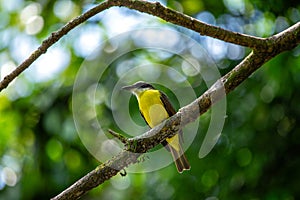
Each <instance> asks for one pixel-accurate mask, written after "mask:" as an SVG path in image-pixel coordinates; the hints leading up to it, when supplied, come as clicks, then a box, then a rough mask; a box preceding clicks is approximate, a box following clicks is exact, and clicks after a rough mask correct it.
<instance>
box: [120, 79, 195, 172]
mask: <svg viewBox="0 0 300 200" xmlns="http://www.w3.org/2000/svg"><path fill="white" fill-rule="evenodd" d="M122 89H124V90H129V91H130V92H131V93H133V94H134V95H135V96H136V98H137V100H138V104H139V109H140V112H141V115H142V117H143V118H144V120H145V121H146V123H147V124H148V126H149V127H150V128H153V127H155V126H156V125H158V124H160V123H161V122H162V121H163V120H165V119H167V118H169V117H170V116H172V115H174V114H175V113H176V111H175V110H174V108H173V106H172V104H171V103H170V101H169V99H168V97H167V96H166V95H165V94H164V93H163V92H161V91H159V90H156V89H155V88H154V87H153V86H152V85H150V84H148V83H145V82H142V81H139V82H136V83H135V84H133V85H129V86H125V87H123V88H122ZM181 144H182V130H180V131H179V133H178V134H176V135H174V136H173V137H171V138H167V139H166V140H165V141H163V142H162V145H164V146H165V148H166V149H167V150H168V151H170V152H171V154H172V157H173V160H174V162H175V164H176V168H177V170H178V172H179V173H182V172H183V170H189V169H190V168H191V166H190V164H189V162H188V161H187V159H186V157H185V155H184V152H183V149H182V147H181Z"/></svg>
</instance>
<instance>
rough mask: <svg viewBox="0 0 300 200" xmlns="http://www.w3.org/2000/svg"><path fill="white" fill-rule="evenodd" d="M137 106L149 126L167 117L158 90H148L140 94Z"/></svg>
mask: <svg viewBox="0 0 300 200" xmlns="http://www.w3.org/2000/svg"><path fill="white" fill-rule="evenodd" d="M139 107H140V110H141V112H142V114H143V116H144V118H145V120H146V122H147V123H148V124H149V126H150V127H151V128H153V127H154V126H156V125H158V124H160V123H161V122H162V121H163V120H165V119H167V118H168V117H169V115H168V113H167V111H166V109H165V108H164V105H163V103H162V102H161V100H160V92H159V91H158V90H149V91H145V92H143V93H142V94H140V97H139Z"/></svg>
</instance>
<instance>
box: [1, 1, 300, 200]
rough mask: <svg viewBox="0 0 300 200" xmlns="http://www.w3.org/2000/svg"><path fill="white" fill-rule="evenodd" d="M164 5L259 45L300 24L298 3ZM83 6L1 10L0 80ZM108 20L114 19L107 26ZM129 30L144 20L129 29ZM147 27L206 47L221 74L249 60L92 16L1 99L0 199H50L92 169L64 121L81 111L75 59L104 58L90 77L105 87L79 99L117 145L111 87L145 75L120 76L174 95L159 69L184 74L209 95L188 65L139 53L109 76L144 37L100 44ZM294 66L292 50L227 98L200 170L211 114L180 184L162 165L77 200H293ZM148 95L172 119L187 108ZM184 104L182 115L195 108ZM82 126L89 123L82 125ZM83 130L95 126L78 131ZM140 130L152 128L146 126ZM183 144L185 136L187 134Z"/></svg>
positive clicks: (119, 19) (11, 4) (40, 4)
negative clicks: (168, 108) (168, 106)
mask: <svg viewBox="0 0 300 200" xmlns="http://www.w3.org/2000/svg"><path fill="white" fill-rule="evenodd" d="M163 3H165V4H167V5H169V6H170V7H172V8H174V9H177V10H179V11H182V12H184V13H186V14H189V15H192V16H194V17H197V18H198V19H200V20H203V21H205V22H207V23H212V24H215V25H219V26H222V27H225V28H227V29H230V30H234V31H239V32H244V33H247V34H251V35H256V36H261V37H267V36H270V35H272V34H275V33H277V32H279V31H282V30H283V29H285V28H287V27H288V26H290V25H292V24H293V23H295V22H297V21H299V20H300V14H299V13H300V10H299V6H300V4H299V3H297V2H295V1H279V2H278V1H273V0H269V1H268V3H266V2H265V1H264V2H263V1H261V2H260V1H248V0H224V1H223V2H221V3H220V1H186V0H184V1H173V0H172V1H163ZM91 6H92V3H91V1H84V2H81V1H67V0H66V1H35V2H32V1H21V0H19V1H18V0H14V1H1V2H0V11H1V12H0V17H1V20H0V38H1V39H0V41H1V43H0V71H1V74H0V75H1V79H2V78H3V76H4V75H5V74H7V73H8V72H9V71H11V70H12V69H13V68H14V67H15V66H16V65H18V64H19V63H21V62H22V61H23V60H24V59H25V58H26V57H27V56H28V55H29V54H30V53H31V51H32V50H34V49H35V48H36V47H37V45H38V44H39V43H40V42H41V41H42V39H44V38H45V37H47V36H48V35H49V34H50V33H51V32H52V31H55V30H57V29H58V28H60V27H61V26H62V25H63V24H65V23H66V22H67V21H68V20H70V19H71V18H73V17H75V16H77V15H79V14H80V13H82V11H84V10H86V9H87V8H90V7H91ZM117 11H120V12H119V13H118V15H113V14H116V13H117ZM110 15H113V16H114V17H115V18H116V20H114V21H111V18H109V16H110ZM41 19H42V21H41ZM132 19H140V21H137V22H134V23H133V24H134V25H130V22H132V21H131V20H132ZM109 20H110V21H109ZM127 23H128V24H127ZM30 24H31V25H32V26H31V25H30ZM124 24H125V25H124ZM151 25H154V26H156V27H167V28H169V29H173V30H174V29H176V30H178V31H180V32H183V33H185V34H187V35H189V36H191V37H192V38H193V39H195V40H196V41H197V42H199V43H200V44H201V45H202V46H203V48H204V49H205V52H206V53H207V54H206V55H208V56H209V57H211V58H213V60H214V62H215V63H214V64H215V65H216V66H218V68H219V71H220V73H221V74H222V75H224V74H225V73H226V72H228V71H229V70H231V69H232V68H233V67H234V66H235V65H236V64H237V63H238V62H239V61H240V60H241V59H243V58H244V57H245V55H246V54H247V52H248V51H249V50H245V49H243V48H239V47H236V46H235V45H228V44H226V43H219V41H216V40H213V39H206V37H202V36H199V35H198V34H196V33H193V32H190V31H188V30H186V29H182V28H178V27H175V26H172V25H169V24H166V23H164V22H160V21H159V20H158V19H157V18H155V17H151V16H148V15H147V16H146V15H144V14H139V13H137V12H134V11H131V10H128V9H122V8H113V9H110V10H107V11H105V12H103V13H102V14H99V15H97V16H95V17H93V18H92V19H90V20H89V21H88V22H86V23H85V24H83V25H81V26H80V27H77V28H76V29H75V30H73V31H72V32H71V33H69V34H68V35H66V36H65V37H64V38H63V39H62V40H61V41H59V42H58V44H56V45H55V46H54V47H52V48H51V49H50V50H49V51H48V52H47V54H46V55H43V56H42V57H41V58H40V59H39V60H40V61H37V62H36V64H34V65H33V66H32V67H31V68H30V69H28V70H27V71H26V72H25V73H24V74H23V75H21V76H20V77H19V78H18V79H17V80H15V81H14V82H13V83H12V84H11V85H10V86H9V87H8V88H7V89H6V90H4V91H3V92H1V94H0V199H49V198H50V197H53V196H55V195H57V194H58V193H59V192H61V191H63V190H64V189H65V188H66V187H68V186H70V185H71V184H72V183H74V182H75V181H76V180H77V179H79V178H80V177H82V176H83V175H85V174H86V173H87V172H88V171H90V170H92V169H94V168H95V167H96V166H97V165H98V164H99V162H98V161H97V160H96V159H95V158H94V157H93V156H92V155H91V154H90V153H89V151H87V149H86V147H85V146H84V145H83V143H82V141H81V138H79V136H78V135H77V131H78V130H77V129H76V126H75V122H74V120H73V115H72V114H73V112H74V109H79V108H72V101H73V99H72V94H73V90H72V89H73V83H74V80H75V78H76V75H77V73H78V70H79V69H80V67H81V66H82V62H83V60H84V59H86V58H87V57H88V55H90V53H92V51H93V50H94V49H95V48H96V47H98V46H99V45H101V44H102V46H101V47H102V48H103V49H102V50H103V51H100V53H98V54H95V55H96V57H97V58H98V59H94V61H95V60H96V61H95V65H96V66H97V67H94V68H91V69H90V71H89V73H90V74H91V75H93V74H96V73H98V71H97V70H99V69H103V70H104V71H103V73H102V75H101V77H95V79H96V83H98V84H97V86H96V88H97V90H96V91H97V92H96V93H95V95H96V97H97V102H92V100H91V98H86V97H87V96H89V95H93V93H89V90H87V91H85V92H84V93H83V94H82V95H83V96H82V98H86V99H87V101H85V102H84V104H83V105H81V107H82V108H84V109H89V108H90V107H91V104H92V103H96V105H97V106H96V108H95V109H96V114H97V116H96V118H97V119H98V120H99V121H100V122H101V125H102V129H103V130H107V129H108V128H111V129H113V130H116V131H119V132H122V133H123V134H124V135H132V134H130V133H129V132H126V133H125V132H124V131H123V130H122V128H120V127H119V125H118V124H116V123H115V121H114V115H113V113H114V110H113V108H112V105H111V104H112V102H111V98H112V92H113V91H114V90H115V85H116V84H117V83H118V80H119V79H121V78H122V77H123V75H124V74H125V73H126V72H127V71H129V70H131V69H132V68H133V66H142V69H143V70H144V71H142V73H138V72H137V73H134V75H132V76H128V77H127V78H128V81H130V82H131V83H132V82H135V81H137V80H141V79H146V78H149V77H156V76H157V77H159V78H163V79H164V80H172V81H171V82H172V83H176V87H177V85H178V87H179V86H180V87H179V88H185V87H187V86H186V85H184V81H180V80H181V79H180V77H178V76H176V73H173V72H172V73H171V72H170V71H168V70H167V69H166V68H164V67H161V66H158V65H157V63H159V64H161V65H164V66H172V67H173V68H174V69H175V70H176V71H177V72H179V73H180V74H184V75H185V77H186V80H187V81H188V82H189V83H190V84H191V85H192V86H193V88H194V92H195V94H196V96H199V95H201V94H202V93H203V91H205V89H206V88H207V87H208V86H206V85H205V81H204V80H203V79H201V78H199V76H193V73H194V71H193V70H191V68H189V67H188V64H185V65H184V67H183V64H182V59H181V58H180V57H179V56H177V55H176V54H175V53H170V52H163V53H162V52H161V51H155V50H151V49H135V50H134V51H131V52H128V53H126V54H125V55H122V56H119V57H118V58H117V59H115V60H114V61H113V62H112V63H108V66H109V67H107V66H106V64H107V63H106V62H107V61H109V60H111V57H112V56H114V55H115V54H114V53H116V54H118V53H120V52H122V50H123V49H125V48H135V47H136V48H138V47H139V44H140V43H143V42H144V41H146V40H147V35H144V34H140V35H139V36H138V37H132V38H131V39H129V38H125V39H123V40H120V41H118V42H116V41H115V40H107V41H106V42H104V41H105V40H106V39H109V38H112V37H113V36H114V35H116V34H118V33H121V32H122V31H124V32H125V31H129V30H132V29H136V28H141V27H149V26H151ZM39 27H40V28H39ZM121 29H122V30H121ZM123 29H124V30H123ZM91 41H92V42H91ZM166 42H172V41H167V40H166ZM176 45H177V46H176ZM176 45H175V46H176V47H177V48H178V49H182V52H183V54H185V53H186V52H188V51H189V50H190V47H187V46H185V43H183V42H181V43H180V41H179V42H177V43H176ZM48 54H49V55H54V57H55V58H57V59H53V58H54V57H51V56H50V57H49V58H48V59H45V60H44V61H43V57H44V58H47V55H48ZM200 54H201V53H200ZM193 55H196V56H195V57H197V58H198V61H197V62H199V63H200V64H201V66H204V69H206V68H205V67H206V66H207V67H210V66H211V65H214V64H212V63H209V62H204V61H203V60H205V59H204V57H205V55H204V57H203V56H202V57H201V55H199V52H196V53H195V54H193ZM92 57H93V56H92ZM91 60H93V59H91ZM191 62H193V61H191ZM299 64H300V59H299V48H296V49H294V50H292V51H291V52H286V53H284V54H281V55H279V56H277V57H276V58H274V59H272V60H271V61H270V62H268V63H266V64H265V65H264V66H263V67H262V68H261V69H260V70H258V71H257V72H255V73H254V74H253V75H252V76H251V77H250V78H249V79H248V80H246V81H245V82H244V83H243V84H242V85H241V86H239V87H238V88H237V89H236V90H235V91H233V92H232V93H231V94H230V95H229V96H228V97H227V118H226V123H225V126H224V128H223V131H222V134H221V137H220V139H219V141H218V143H217V145H216V146H215V148H214V149H213V151H212V152H210V153H209V154H208V155H207V156H206V157H204V158H202V159H199V158H198V153H199V149H200V146H201V143H202V140H203V138H204V136H205V133H206V131H207V128H208V125H209V122H210V115H211V113H210V112H208V113H206V114H204V115H203V116H202V117H201V118H200V122H199V124H200V126H199V130H198V134H197V135H196V137H195V139H194V140H193V143H192V145H191V146H190V147H189V148H188V149H187V152H186V154H187V157H188V159H189V161H190V164H191V166H192V168H191V170H190V171H188V172H184V173H183V174H178V173H177V171H176V169H175V167H174V166H173V165H169V166H168V167H165V168H163V169H160V170H158V171H154V172H149V173H142V174H131V173H129V174H128V175H127V176H125V177H121V176H119V175H118V176H116V177H114V178H112V179H111V180H110V181H108V182H106V183H104V184H103V185H101V186H100V187H98V188H96V189H94V190H92V191H91V192H90V193H88V194H87V195H85V196H84V197H83V199H120V200H121V199H149V200H150V199H195V198H196V197H197V198H199V199H270V200H271V199H272V200H273V199H274V200H276V199H286V200H292V199H298V198H300V192H299V188H298V186H299V178H300V172H299V168H300V159H299V155H298V152H297V149H298V147H299V141H300V138H299V134H298V133H299V131H300V130H299V126H298V124H297V123H298V121H299V119H300V104H299V99H300V94H299V92H297V91H298V86H299V84H300V67H299V66H300V65H299ZM106 67H107V68H106ZM93 70H94V71H93ZM147 70H148V71H147ZM145 73H146V74H147V76H145ZM157 79H158V78H157ZM91 82H92V81H91ZM92 83H93V82H92ZM86 84H87V85H88V84H89V82H87V83H86ZM122 84H123V83H122ZM124 84H125V83H124ZM156 86H157V87H158V88H160V89H162V90H164V92H165V93H166V94H167V95H168V96H169V97H170V99H171V101H172V103H173V104H174V105H175V107H176V109H178V108H179V107H180V106H183V105H180V102H179V99H178V96H176V95H175V94H174V92H173V90H172V89H173V88H174V87H173V88H172V87H167V86H165V85H161V84H157V85H156ZM174 86H175V85H174ZM92 87H95V86H91V88H92ZM91 88H90V89H91ZM90 97H91V96H90ZM182 98H183V101H184V102H185V103H186V104H187V103H188V102H189V101H190V99H192V97H182ZM89 99H90V101H89ZM123 103H124V102H123ZM136 103H137V102H136V101H135V99H134V98H130V101H129V104H130V107H131V108H133V109H131V110H130V116H131V118H132V120H133V121H134V122H135V123H136V124H138V125H139V126H144V125H145V124H144V122H143V120H142V118H141V117H140V115H139V111H138V108H137V107H136ZM126 104H128V102H126ZM84 109H83V110H84ZM83 115H84V114H83ZM87 116H88V115H87ZM84 117H85V116H84ZM85 120H87V121H88V119H87V118H86V119H85ZM124 120H125V119H124ZM91 124H92V121H91V122H90V123H87V124H86V126H91ZM141 130H148V129H147V127H144V129H142V128H141ZM137 132H138V133H142V132H141V131H137ZM188 134H189V133H188V132H185V135H188ZM145 159H147V158H145Z"/></svg>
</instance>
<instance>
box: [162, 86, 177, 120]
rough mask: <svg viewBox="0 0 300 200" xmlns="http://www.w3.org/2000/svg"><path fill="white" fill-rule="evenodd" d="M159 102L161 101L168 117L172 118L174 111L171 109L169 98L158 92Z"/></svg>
mask: <svg viewBox="0 0 300 200" xmlns="http://www.w3.org/2000/svg"><path fill="white" fill-rule="evenodd" d="M160 100H161V101H162V103H163V104H164V106H165V108H166V111H167V113H168V114H169V116H172V115H174V114H175V113H176V111H175V109H174V108H173V106H172V104H171V102H170V100H169V98H168V97H167V95H165V93H163V92H161V91H160Z"/></svg>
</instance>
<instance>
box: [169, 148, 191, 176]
mask: <svg viewBox="0 0 300 200" xmlns="http://www.w3.org/2000/svg"><path fill="white" fill-rule="evenodd" d="M168 146H169V149H170V151H171V154H172V157H173V160H174V162H175V165H176V168H177V171H178V172H179V173H182V172H183V171H184V170H189V169H191V166H190V164H189V162H188V160H187V159H186V157H185V155H184V153H183V151H182V149H181V147H180V151H176V150H175V149H174V148H173V147H171V146H170V145H168Z"/></svg>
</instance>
